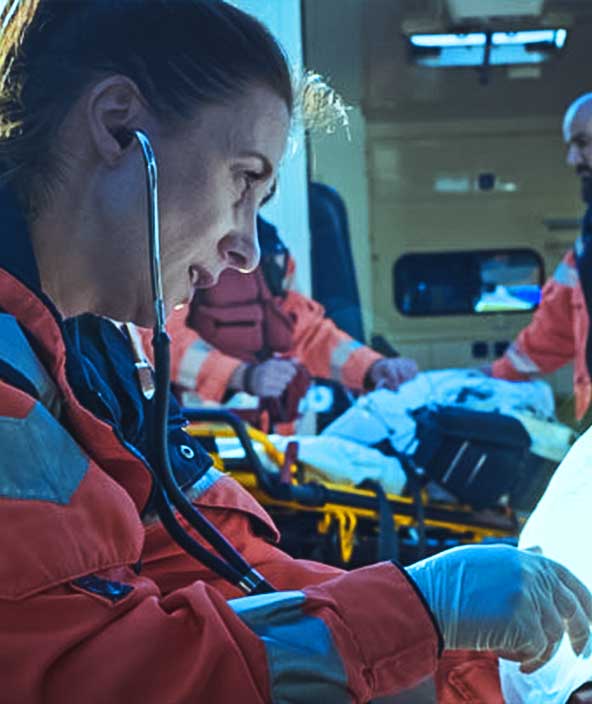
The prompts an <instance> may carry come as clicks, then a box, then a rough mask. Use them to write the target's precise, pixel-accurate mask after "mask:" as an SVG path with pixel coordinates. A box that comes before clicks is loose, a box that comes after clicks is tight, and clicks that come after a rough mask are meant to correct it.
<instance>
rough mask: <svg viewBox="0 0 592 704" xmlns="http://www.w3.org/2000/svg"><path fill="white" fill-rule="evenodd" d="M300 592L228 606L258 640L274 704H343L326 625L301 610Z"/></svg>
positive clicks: (345, 698) (337, 659) (341, 671)
mask: <svg viewBox="0 0 592 704" xmlns="http://www.w3.org/2000/svg"><path fill="white" fill-rule="evenodd" d="M305 601H306V596H305V594H303V593H302V592H298V591H292V592H277V593H275V594H262V595H260V596H247V597H243V598H242V599H232V600H231V601H229V602H228V603H229V605H230V606H231V607H232V609H233V610H234V611H235V613H236V614H237V615H238V616H239V617H240V618H241V619H242V621H243V622H244V623H245V624H246V625H247V626H248V627H249V628H250V629H251V630H252V631H253V632H254V633H256V634H257V635H258V636H259V638H261V640H262V641H263V643H264V645H265V650H266V653H267V660H268V667H269V679H270V683H271V696H272V701H273V702H274V704H288V703H289V704H301V703H302V704H304V702H307V703H308V702H322V704H347V703H348V702H350V701H351V697H350V695H349V691H348V688H347V673H346V671H345V667H344V665H343V662H342V660H341V656H340V655H339V652H338V651H337V649H336V647H335V644H334V643H333V637H332V635H331V632H330V631H329V629H328V628H327V626H326V624H325V623H324V622H323V621H322V620H321V619H320V618H315V617H314V616H307V615H306V614H304V613H303V611H302V605H303V604H304V602H305Z"/></svg>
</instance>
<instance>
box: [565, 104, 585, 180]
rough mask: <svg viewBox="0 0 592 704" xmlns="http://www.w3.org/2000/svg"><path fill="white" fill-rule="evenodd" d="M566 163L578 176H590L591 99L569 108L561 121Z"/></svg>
mask: <svg viewBox="0 0 592 704" xmlns="http://www.w3.org/2000/svg"><path fill="white" fill-rule="evenodd" d="M563 139H564V141H565V144H566V147H567V155H566V159H567V163H568V165H569V166H571V167H572V168H574V169H575V171H576V173H577V174H578V175H579V176H592V99H590V100H589V101H586V102H584V103H583V104H581V105H580V106H579V107H578V108H576V109H572V108H570V109H569V110H568V111H567V113H566V115H565V118H564V121H563Z"/></svg>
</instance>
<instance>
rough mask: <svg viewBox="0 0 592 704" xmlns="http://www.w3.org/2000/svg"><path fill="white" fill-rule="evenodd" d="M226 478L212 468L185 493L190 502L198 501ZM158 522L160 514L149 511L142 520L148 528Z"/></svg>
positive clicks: (222, 473)
mask: <svg viewBox="0 0 592 704" xmlns="http://www.w3.org/2000/svg"><path fill="white" fill-rule="evenodd" d="M225 476H226V475H225V474H224V472H220V471H219V470H218V469H214V467H210V469H208V471H207V472H206V473H205V474H204V475H203V477H200V478H199V479H198V480H197V481H196V482H195V484H193V485H192V486H190V487H189V488H187V489H185V491H184V492H183V493H184V494H185V496H186V497H187V498H188V499H189V501H191V502H193V501H197V500H198V499H199V498H200V496H202V495H203V494H205V493H206V491H208V490H209V489H211V488H212V487H213V486H214V484H215V483H216V482H217V481H218V480H219V479H222V477H225ZM158 521H160V516H159V515H158V513H156V511H149V512H148V513H147V514H146V515H145V516H144V517H143V518H142V523H143V524H144V525H145V526H146V527H148V526H151V525H152V524H153V523H158Z"/></svg>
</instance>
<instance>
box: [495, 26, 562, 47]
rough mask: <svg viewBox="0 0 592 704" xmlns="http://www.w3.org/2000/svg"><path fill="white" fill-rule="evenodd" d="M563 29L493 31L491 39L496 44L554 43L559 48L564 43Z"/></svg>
mask: <svg viewBox="0 0 592 704" xmlns="http://www.w3.org/2000/svg"><path fill="white" fill-rule="evenodd" d="M566 38H567V30H565V29H534V30H525V31H521V32H494V33H493V36H492V38H491V41H492V43H493V44H494V45H496V46H504V45H507V44H521V45H523V46H524V45H526V44H555V45H556V46H557V47H558V48H561V47H562V46H563V45H564V44H565V39H566Z"/></svg>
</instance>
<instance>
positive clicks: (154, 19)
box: [0, 0, 294, 208]
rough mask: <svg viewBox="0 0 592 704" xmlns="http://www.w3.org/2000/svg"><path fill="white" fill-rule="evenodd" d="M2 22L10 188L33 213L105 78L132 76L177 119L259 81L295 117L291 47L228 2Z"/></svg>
mask: <svg viewBox="0 0 592 704" xmlns="http://www.w3.org/2000/svg"><path fill="white" fill-rule="evenodd" d="M0 23H1V35H0V183H3V184H6V183H9V184H11V185H12V186H13V187H14V188H15V189H16V190H17V192H18V194H19V196H20V197H21V199H22V200H23V204H24V205H25V207H27V208H33V202H34V201H36V200H37V199H38V198H39V197H40V196H42V195H43V194H44V193H47V192H48V190H49V189H50V186H51V179H52V178H53V177H54V176H55V170H56V169H57V165H58V164H59V155H58V154H57V153H55V146H56V145H55V142H56V139H55V137H56V134H57V131H58V129H59V127H60V125H61V123H62V122H63V120H64V118H65V116H66V115H67V114H68V112H69V110H70V108H71V107H72V105H73V104H74V103H75V101H76V100H77V99H78V98H79V97H80V95H81V94H82V93H83V91H84V89H85V88H86V86H87V85H88V84H89V83H90V82H91V81H93V80H96V79H98V78H100V77H102V76H104V75H109V74H121V75H125V76H127V77H128V78H130V79H131V80H132V81H134V82H135V83H136V85H137V86H138V88H139V90H140V91H141V93H142V95H143V97H144V99H145V100H146V102H147V104H148V106H149V107H150V109H152V110H153V111H154V112H155V113H156V114H158V115H159V116H162V117H165V118H168V119H171V120H174V119H179V118H181V119H182V118H189V117H190V115H191V114H192V113H193V112H194V110H195V108H196V107H197V106H200V105H206V104H213V103H221V102H224V101H225V100H228V99H231V98H232V97H237V96H238V95H240V94H242V93H244V91H245V89H246V88H247V86H248V85H250V84H252V83H256V82H258V83H261V84H263V85H266V86H267V87H269V88H270V89H271V90H272V91H274V92H275V93H276V94H277V95H278V96H279V97H280V98H282V99H283V100H284V101H285V103H286V105H287V107H288V110H289V111H290V113H292V111H293V102H294V97H293V89H292V81H291V75H290V70H289V67H288V64H287V61H286V58H285V56H284V54H283V52H282V49H281V48H280V47H279V45H278V44H277V42H276V41H275V39H274V38H273V37H272V36H271V34H270V33H269V32H268V30H267V29H266V28H265V27H264V26H263V25H262V24H261V23H260V22H258V21H257V20H256V19H255V18H253V17H251V16H250V15H248V14H246V13H244V12H242V11H241V10H238V9H237V8H235V7H234V6H232V5H230V4H229V3H226V2H224V1H223V0H8V2H7V4H6V6H5V7H4V10H3V12H2V14H1V15H0Z"/></svg>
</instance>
